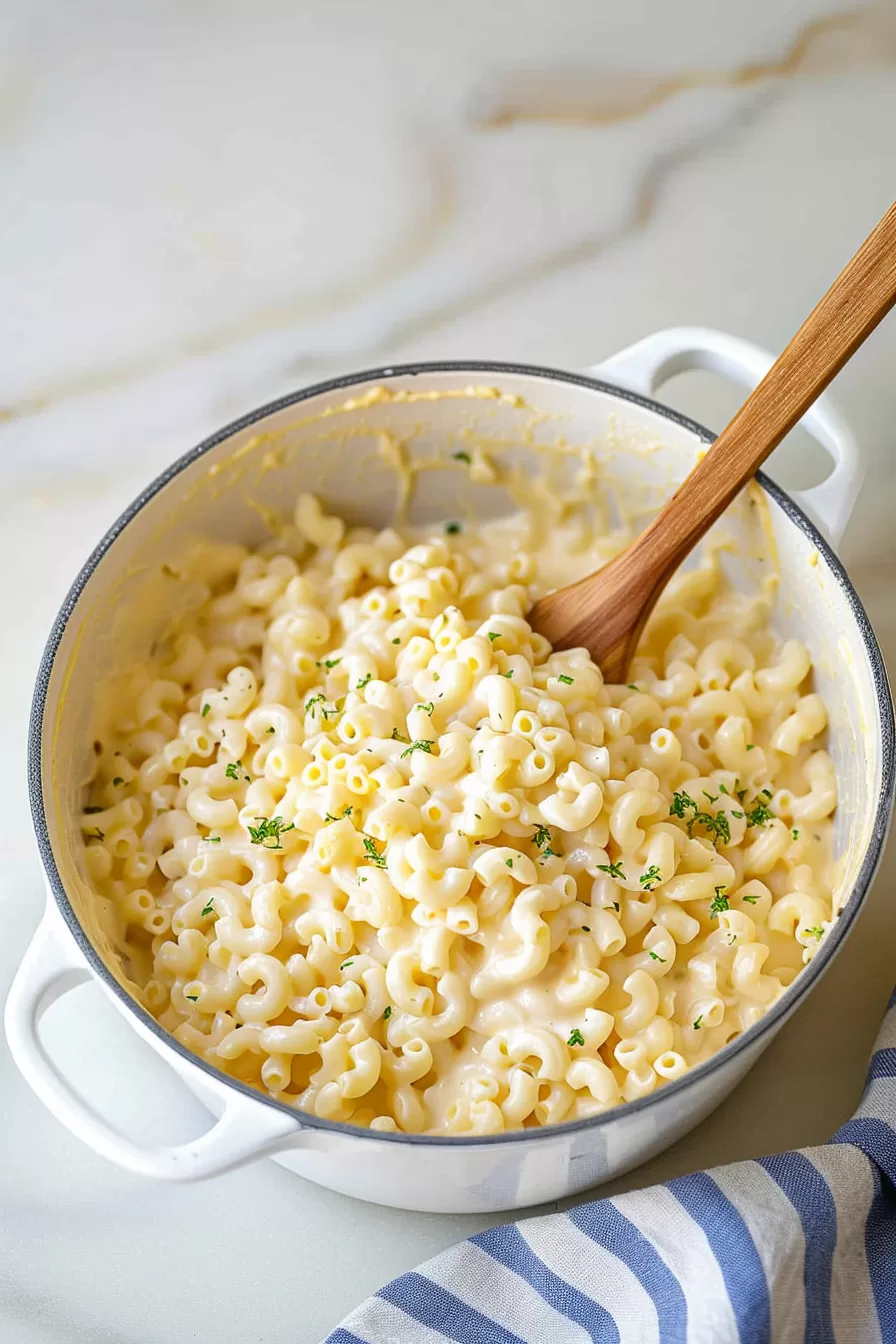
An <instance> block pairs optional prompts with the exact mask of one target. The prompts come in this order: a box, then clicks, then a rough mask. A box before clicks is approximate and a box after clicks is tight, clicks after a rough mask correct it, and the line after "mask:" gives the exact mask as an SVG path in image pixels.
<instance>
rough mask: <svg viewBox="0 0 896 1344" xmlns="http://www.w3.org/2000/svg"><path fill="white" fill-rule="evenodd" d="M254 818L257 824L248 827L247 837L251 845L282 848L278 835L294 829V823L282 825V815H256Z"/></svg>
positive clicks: (263, 847) (264, 847)
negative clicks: (269, 816)
mask: <svg viewBox="0 0 896 1344" xmlns="http://www.w3.org/2000/svg"><path fill="white" fill-rule="evenodd" d="M255 820H256V821H257V822H258V825H257V826H250V827H249V838H250V839H251V841H252V844H253V845H261V847H262V849H282V848H283V846H282V845H281V843H280V837H281V836H282V835H285V833H286V832H287V831H294V830H295V823H294V822H290V823H289V825H288V826H284V824H283V818H282V817H271V818H268V817H256V818H255Z"/></svg>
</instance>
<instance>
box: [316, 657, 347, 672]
mask: <svg viewBox="0 0 896 1344" xmlns="http://www.w3.org/2000/svg"><path fill="white" fill-rule="evenodd" d="M341 662H342V659H341V658H325V659H324V660H323V662H322V663H318V664H317V666H318V667H325V668H326V669H327V671H328V672H329V671H330V669H331V668H332V667H338V666H339V664H340V663H341Z"/></svg>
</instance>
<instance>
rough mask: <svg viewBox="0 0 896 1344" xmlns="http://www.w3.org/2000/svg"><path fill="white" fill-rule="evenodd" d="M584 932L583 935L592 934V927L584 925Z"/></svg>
mask: <svg viewBox="0 0 896 1344" xmlns="http://www.w3.org/2000/svg"><path fill="white" fill-rule="evenodd" d="M582 932H583V933H590V932H591V925H590V924H583V925H582Z"/></svg>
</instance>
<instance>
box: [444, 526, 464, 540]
mask: <svg viewBox="0 0 896 1344" xmlns="http://www.w3.org/2000/svg"><path fill="white" fill-rule="evenodd" d="M445 531H446V532H447V533H448V535H449V537H456V536H457V534H458V532H463V528H462V527H461V525H460V523H446V524H445Z"/></svg>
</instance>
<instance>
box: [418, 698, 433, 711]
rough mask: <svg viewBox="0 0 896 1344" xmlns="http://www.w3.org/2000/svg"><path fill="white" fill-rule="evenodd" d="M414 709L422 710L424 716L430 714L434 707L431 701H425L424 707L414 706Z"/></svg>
mask: <svg viewBox="0 0 896 1344" xmlns="http://www.w3.org/2000/svg"><path fill="white" fill-rule="evenodd" d="M414 708H415V709H422V710H423V713H424V714H432V712H433V710H434V709H435V705H434V704H433V702H432V701H431V700H427V702H426V704H425V705H415V706H414Z"/></svg>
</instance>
